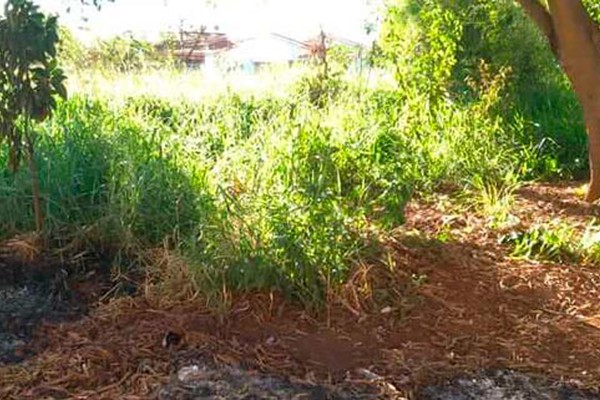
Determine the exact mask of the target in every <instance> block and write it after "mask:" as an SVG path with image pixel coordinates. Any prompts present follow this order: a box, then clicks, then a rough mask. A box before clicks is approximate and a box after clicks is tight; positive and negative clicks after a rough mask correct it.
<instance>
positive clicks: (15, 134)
mask: <svg viewBox="0 0 600 400" xmlns="http://www.w3.org/2000/svg"><path fill="white" fill-rule="evenodd" d="M57 42H58V27H57V23H56V18H55V17H48V18H47V17H46V16H45V15H44V14H43V13H41V12H40V11H39V8H38V7H37V6H35V5H34V4H33V3H31V2H30V1H26V0H9V1H8V2H7V3H6V5H5V9H4V18H2V19H0V142H3V141H6V142H8V145H9V149H10V150H9V157H8V164H9V166H10V167H11V169H12V170H13V171H16V170H17V168H18V166H19V164H20V161H21V153H22V148H23V147H25V148H26V151H27V155H28V158H29V169H30V173H31V175H32V179H33V182H32V189H33V190H32V191H33V202H34V210H35V214H36V226H37V230H38V231H40V230H41V229H42V225H43V215H42V213H41V205H40V198H39V193H38V182H37V176H36V171H35V165H34V163H33V161H32V160H33V153H34V145H35V139H36V135H35V131H34V130H33V129H32V127H31V124H32V122H42V121H44V120H45V119H46V118H47V117H48V116H49V115H50V114H51V113H52V111H53V110H54V109H55V107H56V100H55V97H63V98H64V97H66V94H67V93H66V89H65V86H64V80H65V76H64V75H63V72H62V70H61V69H60V68H58V66H57V62H56V46H57Z"/></svg>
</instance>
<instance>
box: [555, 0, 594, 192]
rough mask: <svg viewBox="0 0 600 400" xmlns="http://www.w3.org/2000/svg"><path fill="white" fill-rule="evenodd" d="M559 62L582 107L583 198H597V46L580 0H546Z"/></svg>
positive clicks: (587, 15)
mask: <svg viewBox="0 0 600 400" xmlns="http://www.w3.org/2000/svg"><path fill="white" fill-rule="evenodd" d="M548 4H549V6H550V13H551V15H552V20H553V22H554V30H555V32H556V36H557V38H558V44H559V48H560V55H561V60H560V61H561V63H562V66H563V69H564V70H565V72H566V73H567V76H568V77H569V79H570V81H571V83H572V85H573V89H574V90H575V93H576V94H577V97H578V98H579V102H580V103H581V107H582V108H583V117H584V121H585V125H586V128H587V131H588V138H589V158H590V184H589V187H588V192H587V195H586V200H587V201H590V202H591V201H594V200H597V199H598V198H600V48H598V47H597V46H596V40H597V38H598V37H599V35H600V31H599V30H598V26H597V25H596V23H595V22H594V21H593V20H592V18H591V17H590V15H589V14H588V13H587V11H586V9H585V7H584V6H583V4H582V2H581V0H568V1H565V0H550V1H549V2H548Z"/></svg>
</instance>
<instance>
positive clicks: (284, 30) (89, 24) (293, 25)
mask: <svg viewBox="0 0 600 400" xmlns="http://www.w3.org/2000/svg"><path fill="white" fill-rule="evenodd" d="M378 2H379V0H115V2H114V3H110V2H106V1H105V2H104V3H103V5H102V8H101V10H100V11H98V10H96V9H95V8H94V7H85V6H81V5H80V3H79V0H37V3H38V4H39V5H40V6H41V7H42V8H43V9H44V10H45V11H47V12H51V13H55V14H58V15H59V17H60V21H61V22H62V23H63V24H65V25H67V26H68V27H69V28H71V29H73V30H74V32H75V33H76V34H77V35H78V36H79V37H80V38H81V39H83V40H85V41H90V40H93V39H95V38H98V37H100V38H107V37H111V36H115V35H119V34H122V33H124V32H127V31H131V32H132V33H133V34H134V35H135V36H136V37H140V38H145V39H148V40H155V39H157V38H158V37H159V35H160V33H161V32H165V31H178V30H179V27H180V26H181V24H182V23H183V25H184V27H185V28H189V27H196V28H198V27H199V26H200V25H206V26H207V27H208V28H209V29H211V28H214V27H215V26H218V27H219V30H220V31H221V32H226V33H228V34H229V35H231V36H232V37H233V38H247V37H252V36H257V35H260V34H264V33H268V32H276V33H280V34H283V35H288V36H291V37H294V38H298V39H303V38H306V37H310V36H315V35H316V34H317V33H318V32H319V30H320V27H323V29H324V30H325V31H326V32H327V33H330V34H335V35H338V36H342V37H344V38H347V39H350V40H354V41H359V42H364V43H368V42H369V41H370V40H371V38H370V37H369V36H367V35H366V33H365V24H366V23H367V22H369V21H371V22H372V21H374V20H375V17H376V10H377V5H376V4H378ZM69 8H70V12H66V10H67V9H69Z"/></svg>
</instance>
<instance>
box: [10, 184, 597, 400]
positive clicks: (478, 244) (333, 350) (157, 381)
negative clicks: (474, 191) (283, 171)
mask: <svg viewBox="0 0 600 400" xmlns="http://www.w3.org/2000/svg"><path fill="white" fill-rule="evenodd" d="M575 192H576V189H575V186H572V185H560V186H547V185H535V186H529V187H525V188H522V189H521V190H519V192H518V194H517V199H516V204H517V206H516V208H515V210H514V214H515V216H516V217H518V219H519V224H520V225H522V226H524V227H527V226H529V225H530V224H533V223H538V222H540V221H542V222H543V221H549V220H552V219H556V218H560V219H562V220H563V221H564V222H566V223H569V224H572V225H573V226H575V227H577V228H578V229H583V228H584V227H585V225H586V224H587V222H589V219H590V218H592V217H593V216H598V215H600V208H599V207H598V206H590V205H586V204H584V203H582V202H580V201H579V200H578V199H577V197H576V195H575ZM441 232H443V233H444V234H445V235H444V240H438V238H439V237H440V233H441ZM502 234H503V232H501V231H495V230H490V229H489V228H488V225H487V223H486V221H485V218H483V217H477V216H474V215H471V214H465V213H463V212H461V211H459V210H458V209H452V207H451V202H449V201H436V202H432V203H428V204H426V203H423V202H421V203H413V204H411V205H410V206H409V207H408V210H407V224H406V225H405V226H403V227H402V229H401V230H399V231H398V232H397V234H396V235H395V237H394V238H393V239H390V240H389V242H388V243H386V245H385V246H386V248H387V249H388V250H389V255H390V258H389V259H387V260H386V262H382V263H381V265H379V264H378V265H373V266H369V265H364V266H362V267H361V268H359V269H357V272H356V274H355V276H354V279H353V280H351V281H350V282H349V285H348V287H347V288H346V289H345V292H344V293H345V295H344V296H343V298H344V299H345V300H344V301H338V302H336V303H335V304H332V305H331V306H330V307H329V308H328V311H327V312H325V313H324V315H322V316H314V315H310V314H308V313H306V312H305V311H303V310H302V309H301V308H299V307H298V306H296V305H294V304H290V303H289V302H286V301H284V300H283V299H282V298H281V297H280V296H277V295H275V294H260V293H256V294H246V295H238V296H237V297H234V298H232V299H231V307H230V308H229V309H228V311H227V312H226V313H221V314H217V313H214V312H213V311H211V310H209V309H208V308H207V307H206V303H205V301H204V300H202V299H201V298H199V297H198V296H197V292H196V291H195V290H194V288H193V287H189V286H184V287H182V292H185V293H186V295H185V296H182V297H181V298H179V299H175V300H173V299H171V300H169V299H167V298H165V296H161V295H158V294H157V293H160V291H158V292H157V291H150V292H148V293H147V295H146V296H140V297H137V298H121V299H119V300H114V301H112V302H110V303H109V304H106V305H102V306H100V307H98V309H97V310H96V311H95V312H94V313H93V314H92V315H91V316H90V317H88V318H85V319H83V320H81V321H78V322H74V323H68V324H61V325H46V326H44V327H43V328H42V329H40V331H39V332H38V339H37V341H36V345H37V346H39V347H40V348H45V350H44V351H43V352H42V353H41V354H40V355H38V356H36V357H35V358H33V359H32V360H30V361H29V364H28V365H27V366H25V365H23V366H13V367H2V368H0V388H2V389H0V397H2V398H8V399H26V398H43V397H44V396H54V397H69V398H90V399H116V398H122V399H142V398H148V396H150V395H151V394H152V393H153V392H154V391H155V390H156V388H157V387H158V386H159V385H161V384H163V383H164V382H166V381H167V380H168V379H169V374H170V373H172V372H173V371H172V370H171V369H172V366H173V365H174V363H175V360H177V359H178V358H181V357H185V354H186V352H187V351H191V350H193V351H200V352H203V353H205V354H210V355H212V357H213V358H214V359H215V360H216V361H218V362H225V363H235V364H238V363H239V364H242V365H245V366H248V367H252V368H258V369H260V370H263V371H267V372H274V373H281V374H286V375H291V376H295V377H299V378H303V379H308V380H314V381H319V382H335V381H339V380H342V379H350V380H353V379H355V380H357V381H359V380H361V379H363V380H364V379H365V378H364V371H363V370H364V369H367V370H369V371H372V372H373V373H375V374H377V375H378V376H381V377H384V378H385V379H386V382H388V384H390V385H393V386H395V387H396V388H398V389H399V390H401V391H403V392H404V393H406V394H407V395H409V396H410V393H411V392H412V391H413V390H414V389H415V388H417V387H419V386H420V385H422V384H424V383H429V382H431V381H434V380H438V379H441V378H443V377H446V376H449V375H452V374H455V373H457V372H460V373H464V372H468V371H475V370H478V369H480V368H487V367H508V368H514V369H518V370H522V371H526V372H531V373H540V374H544V375H546V376H549V377H552V378H554V379H560V380H565V381H570V382H571V383H573V384H575V385H578V386H581V387H586V388H598V386H599V385H600V329H599V328H600V323H599V322H598V321H600V297H599V293H598V288H599V287H600V269H598V268H597V267H596V266H594V265H586V266H581V265H564V264H563V265H558V264H551V263H547V264H540V263H533V262H530V261H526V260H515V259H512V258H510V257H509V253H510V251H509V250H510V249H508V248H507V247H506V246H504V245H501V244H499V241H498V239H499V237H500V235H502ZM161 257H163V258H161ZM161 257H158V259H159V260H162V264H161V263H159V264H158V265H159V266H160V268H162V271H163V272H162V273H163V274H164V275H163V276H166V277H168V280H167V281H168V282H170V284H174V283H176V282H180V281H181V280H182V276H184V275H185V273H184V272H183V270H182V269H181V268H177V269H175V272H173V271H170V272H169V270H168V268H167V265H171V264H175V265H180V264H178V262H175V261H173V260H170V262H169V260H168V258H166V257H168V256H166V255H164V254H163V255H162V256H161ZM409 282H412V285H410V284H409ZM402 285H405V287H404V289H403V290H398V286H402ZM149 293H153V294H152V295H151V294H149ZM400 293H404V294H407V295H406V296H405V297H404V298H402V296H400V295H399V294H400ZM190 298H191V299H190ZM365 298H371V299H375V300H376V301H375V300H374V301H371V302H365ZM386 302H387V303H386ZM373 305H376V306H377V307H374V306H373ZM394 311H401V312H394ZM168 332H175V333H176V334H177V335H180V336H181V337H182V338H183V340H182V341H181V343H179V344H178V345H177V346H176V348H164V347H163V346H162V339H163V337H164V335H165V334H167V333H168ZM360 371H363V373H361V372H360Z"/></svg>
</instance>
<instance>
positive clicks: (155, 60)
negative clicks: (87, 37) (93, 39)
mask: <svg viewBox="0 0 600 400" xmlns="http://www.w3.org/2000/svg"><path fill="white" fill-rule="evenodd" d="M88 52H89V55H88V61H87V63H88V65H89V67H95V68H100V69H103V70H106V71H116V72H128V71H139V70H143V69H145V68H150V67H154V66H156V65H157V64H159V65H160V64H161V63H162V61H163V60H166V59H168V57H166V56H163V55H161V54H159V52H158V51H157V50H156V49H155V47H154V46H153V45H152V44H151V43H148V42H145V41H143V40H139V39H135V38H133V37H126V36H117V37H114V38H112V39H107V40H101V41H98V42H97V43H96V44H95V45H94V46H93V47H92V48H90V49H88Z"/></svg>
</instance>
